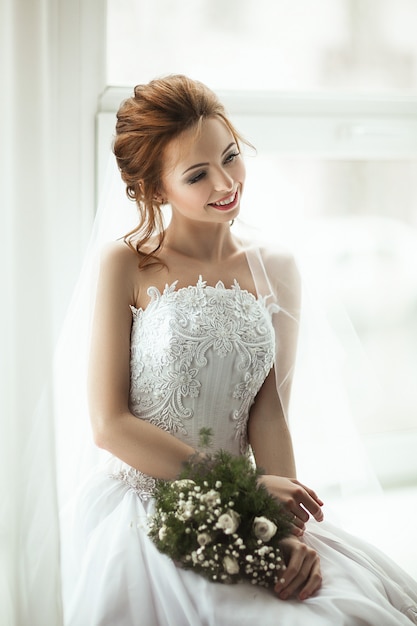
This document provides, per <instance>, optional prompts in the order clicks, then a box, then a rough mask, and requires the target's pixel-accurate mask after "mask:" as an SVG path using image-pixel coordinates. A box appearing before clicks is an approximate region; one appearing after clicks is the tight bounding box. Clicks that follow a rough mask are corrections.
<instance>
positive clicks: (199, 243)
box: [164, 222, 237, 263]
mask: <svg viewBox="0 0 417 626" xmlns="http://www.w3.org/2000/svg"><path fill="white" fill-rule="evenodd" d="M164 247H166V248H168V249H170V250H172V251H175V252H176V253H178V254H181V255H183V256H185V257H189V258H190V259H194V260H196V261H201V262H204V261H206V262H210V263H219V262H221V261H222V260H224V259H226V258H227V257H229V256H230V255H231V254H233V253H234V252H236V249H237V244H236V241H235V239H234V237H233V235H232V233H231V230H230V224H229V223H226V224H207V223H201V224H199V223H195V222H193V223H190V224H187V225H184V224H181V225H177V224H175V223H172V222H171V224H170V225H169V226H168V228H167V229H166V234H165V240H164Z"/></svg>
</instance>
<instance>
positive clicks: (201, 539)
mask: <svg viewBox="0 0 417 626" xmlns="http://www.w3.org/2000/svg"><path fill="white" fill-rule="evenodd" d="M197 541H198V543H199V545H200V546H205V545H207V544H208V543H210V541H211V537H210V535H209V534H208V533H200V534H199V535H197Z"/></svg>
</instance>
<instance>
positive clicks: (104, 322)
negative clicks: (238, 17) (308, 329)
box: [64, 76, 417, 626]
mask: <svg viewBox="0 0 417 626" xmlns="http://www.w3.org/2000/svg"><path fill="white" fill-rule="evenodd" d="M117 117H118V120H117V126H116V138H115V142H114V152H115V155H116V159H117V163H118V166H119V169H120V172H121V176H122V178H123V181H124V182H125V183H126V186H127V193H128V195H129V197H130V198H132V199H134V200H135V201H136V203H137V205H138V208H139V212H140V224H139V226H138V228H137V229H135V230H134V231H133V232H132V233H130V234H129V235H128V236H126V238H125V240H124V241H117V242H115V243H113V244H111V245H109V246H108V247H107V248H106V250H105V251H104V253H103V256H102V260H101V268H100V275H99V279H98V286H97V297H96V305H95V314H94V319H93V326H92V328H93V330H92V340H91V359H90V374H89V405H90V415H91V421H92V427H93V433H94V439H95V442H96V444H97V446H99V447H100V448H103V449H105V450H107V451H108V452H110V453H111V455H112V459H113V460H112V462H111V464H110V465H107V466H106V469H105V470H104V471H99V472H97V474H95V475H94V476H93V477H92V478H91V479H89V481H87V483H86V484H85V485H84V487H83V488H82V490H81V493H80V495H79V497H78V502H77V508H76V514H75V518H74V520H73V525H74V537H77V545H76V546H75V547H76V550H75V557H74V564H73V566H74V571H75V572H76V574H75V577H74V581H73V584H72V585H71V584H69V592H68V600H67V602H66V623H67V624H68V625H71V626H72V625H78V626H85V625H86V624H88V625H89V626H93V625H94V624H97V625H98V624H101V625H103V624H112V625H115V624H117V625H118V626H122V625H123V626H134V625H136V624H144V625H146V626H148V625H165V624H166V625H168V624H169V625H171V624H172V625H178V626H185V625H187V624H189V625H190V626H191V625H192V626H196V625H199V624H204V625H213V626H214V625H216V626H218V625H224V626H226V625H227V626H231V625H233V624H239V625H241V624H252V623H253V622H254V621H255V620H258V621H259V622H260V623H262V624H263V625H269V624H271V625H272V624H286V626H292V625H298V624H309V626H310V625H314V624H320V625H321V626H322V625H323V624H329V626H330V625H331V626H336V625H337V624H345V625H348V624H350V625H352V626H353V625H357V624H359V623H360V624H374V625H375V626H376V625H381V624H384V626H389V625H390V624H392V625H394V624H395V625H398V624H409V623H411V622H414V623H417V608H416V604H417V588H416V585H415V584H414V582H413V581H412V580H411V579H410V578H409V577H408V576H407V575H406V574H405V573H404V572H402V571H401V570H400V569H399V568H397V567H396V566H395V565H393V564H392V563H391V562H390V561H389V560H388V559H386V558H385V557H383V556H382V555H380V554H379V553H378V552H377V551H376V550H375V549H374V548H372V547H371V546H366V545H364V544H363V543H362V542H360V541H358V540H356V539H354V538H351V537H350V536H348V535H346V534H344V533H343V532H342V531H338V530H335V529H334V528H333V527H330V525H328V524H327V523H326V522H323V523H321V524H318V523H317V522H322V520H323V513H322V505H323V503H322V501H321V500H320V498H319V497H318V496H317V495H316V494H315V492H314V491H313V490H311V489H310V488H308V487H306V486H304V485H302V484H300V483H299V482H298V481H297V480H296V479H295V475H296V470H295V463H294V458H293V450H292V444H291V438H290V434H289V431H288V427H287V422H286V413H287V409H288V401H289V392H290V387H291V377H292V369H293V365H294V359H295V349H296V342H297V318H298V312H299V278H298V274H297V271H296V269H295V265H294V263H293V261H292V259H291V257H290V256H288V255H286V254H284V253H281V252H274V251H272V252H271V251H268V250H266V249H258V248H256V247H253V246H251V245H249V244H247V243H244V242H243V241H242V240H240V239H238V238H237V237H236V236H235V235H234V234H233V228H232V227H231V224H233V221H234V220H235V218H237V216H238V214H239V208H240V201H241V197H242V193H243V190H244V182H245V169H244V165H243V161H242V157H241V154H240V149H241V145H242V139H241V138H240V136H239V135H238V133H237V132H236V130H235V129H234V128H233V126H232V124H231V123H230V121H229V120H228V118H227V117H226V114H225V111H224V109H223V107H222V105H221V104H220V103H219V101H218V99H217V98H216V96H215V95H214V94H213V93H212V92H211V91H210V90H209V89H207V88H206V87H205V86H204V85H202V84H200V83H198V82H196V81H192V80H190V79H188V78H186V77H183V76H171V77H167V78H165V79H160V80H155V81H152V82H151V83H149V84H147V85H139V86H137V87H136V88H135V94H134V96H133V97H132V98H130V99H128V100H127V101H126V102H124V103H123V104H122V105H121V107H120V109H119V112H118V116H117ZM165 204H168V205H169V206H170V207H171V210H172V216H171V220H170V223H169V225H168V226H167V227H166V228H164V226H163V222H162V218H161V206H162V205H165ZM270 299H272V300H273V301H274V302H275V304H272V305H270ZM277 305H278V306H277ZM272 322H273V323H274V325H273V323H272ZM275 348H276V354H275ZM202 427H209V428H210V429H211V431H212V432H213V440H212V448H213V449H217V448H224V449H227V450H229V451H230V452H231V453H233V454H245V453H246V452H247V450H248V447H249V446H250V447H251V449H252V451H253V455H254V458H255V461H256V464H257V465H258V466H260V467H262V468H263V469H264V470H265V474H264V476H263V477H262V481H263V483H264V485H265V486H266V488H267V489H268V491H269V492H270V493H271V494H272V495H273V496H275V497H276V498H278V499H279V500H280V501H282V502H283V503H284V504H285V506H286V507H287V509H288V511H290V512H291V514H292V516H293V534H292V535H291V536H290V537H288V538H287V539H285V540H284V541H283V543H282V550H283V553H284V556H285V561H286V570H285V573H284V576H283V578H282V579H281V580H280V581H279V582H278V583H277V585H276V587H275V589H274V590H273V591H267V590H264V589H260V588H258V587H252V586H250V587H248V586H247V585H246V584H239V585H235V586H228V585H220V584H215V583H210V582H207V581H206V580H205V579H203V578H201V577H199V576H198V575H196V574H195V573H194V572H192V571H188V570H187V571H185V570H181V569H179V568H177V567H176V565H175V564H174V562H172V561H171V560H169V559H168V558H167V557H166V556H163V555H161V554H160V553H159V552H158V551H157V550H156V548H155V546H154V545H153V544H152V542H151V540H150V539H149V537H148V536H147V534H146V528H145V523H146V516H147V514H148V513H149V512H151V511H152V505H153V501H152V491H153V487H154V484H155V479H158V478H162V479H166V480H170V479H174V478H175V477H176V476H177V475H178V473H179V471H180V470H181V467H182V464H183V463H184V461H186V460H187V459H188V458H189V457H190V456H191V455H193V454H194V453H195V451H196V449H197V448H198V440H199V432H200V429H201V428H202ZM64 578H65V579H66V580H67V579H68V574H67V572H66V571H65V569H64ZM402 587H404V590H403V589H402Z"/></svg>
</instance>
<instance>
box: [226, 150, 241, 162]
mask: <svg viewBox="0 0 417 626" xmlns="http://www.w3.org/2000/svg"><path fill="white" fill-rule="evenodd" d="M239 155H240V152H231V153H230V154H228V155H227V157H226V158H225V160H224V162H225V164H226V163H232V162H233V161H234V160H235V159H236V158H237V157H238V156H239Z"/></svg>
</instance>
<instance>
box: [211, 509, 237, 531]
mask: <svg viewBox="0 0 417 626" xmlns="http://www.w3.org/2000/svg"><path fill="white" fill-rule="evenodd" d="M239 523H240V516H239V515H238V513H236V511H233V510H231V509H229V510H228V511H227V513H223V515H220V517H219V519H218V520H217V523H216V528H221V529H222V530H223V532H224V534H225V535H233V533H234V532H236V530H237V529H238V527H239Z"/></svg>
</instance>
